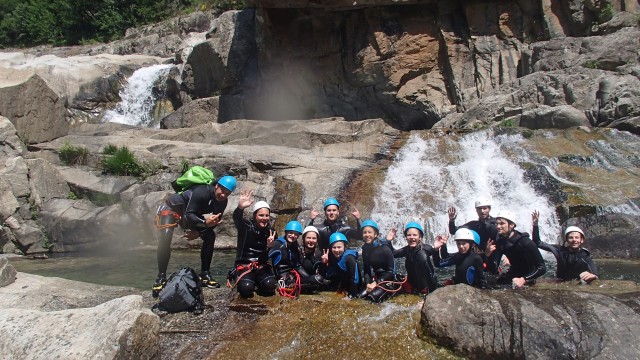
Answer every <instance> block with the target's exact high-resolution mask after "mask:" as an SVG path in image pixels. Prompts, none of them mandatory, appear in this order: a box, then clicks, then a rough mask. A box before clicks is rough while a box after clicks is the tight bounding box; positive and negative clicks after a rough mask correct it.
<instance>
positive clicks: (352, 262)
mask: <svg viewBox="0 0 640 360" xmlns="http://www.w3.org/2000/svg"><path fill="white" fill-rule="evenodd" d="M345 261H346V264H347V272H348V273H349V285H348V286H347V291H348V292H349V295H350V296H351V297H355V296H357V295H358V288H359V287H360V281H361V280H360V269H358V260H356V258H355V257H354V256H347V258H346V259H345Z"/></svg>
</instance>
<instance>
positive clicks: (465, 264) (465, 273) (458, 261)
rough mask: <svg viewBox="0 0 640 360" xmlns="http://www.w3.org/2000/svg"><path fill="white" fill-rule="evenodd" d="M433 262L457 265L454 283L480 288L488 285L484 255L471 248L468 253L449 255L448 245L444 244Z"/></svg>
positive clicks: (439, 265)
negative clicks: (485, 275)
mask: <svg viewBox="0 0 640 360" xmlns="http://www.w3.org/2000/svg"><path fill="white" fill-rule="evenodd" d="M433 262H434V264H435V265H436V266H437V267H447V266H452V265H455V266H456V272H455V274H454V275H453V283H454V284H467V285H471V286H474V287H477V288H480V289H484V288H486V287H487V280H486V278H485V277H484V262H483V260H482V257H481V256H480V255H478V254H476V253H475V252H473V250H471V249H469V251H467V253H466V254H461V253H455V254H452V255H449V253H448V252H447V247H446V245H443V246H441V247H440V249H439V251H438V252H437V253H436V255H435V256H434V257H433Z"/></svg>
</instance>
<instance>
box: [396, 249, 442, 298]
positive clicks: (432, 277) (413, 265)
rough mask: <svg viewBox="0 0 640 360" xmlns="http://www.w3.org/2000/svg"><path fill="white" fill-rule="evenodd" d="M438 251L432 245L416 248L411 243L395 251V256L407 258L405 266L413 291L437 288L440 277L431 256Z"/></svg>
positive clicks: (423, 291)
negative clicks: (436, 272)
mask: <svg viewBox="0 0 640 360" xmlns="http://www.w3.org/2000/svg"><path fill="white" fill-rule="evenodd" d="M435 253H436V251H435V250H434V249H433V247H432V246H431V245H418V246H416V247H414V248H412V247H410V246H409V245H407V246H405V247H403V248H401V249H398V250H396V251H394V252H393V257H395V258H400V257H403V258H405V263H404V264H405V268H406V269H407V278H408V279H407V281H408V282H409V284H410V285H411V288H412V289H411V292H413V293H425V292H432V291H434V290H435V289H436V287H437V284H438V279H437V278H436V274H435V270H434V268H433V264H432V263H431V259H429V256H433V255H435Z"/></svg>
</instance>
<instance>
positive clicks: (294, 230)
mask: <svg viewBox="0 0 640 360" xmlns="http://www.w3.org/2000/svg"><path fill="white" fill-rule="evenodd" d="M301 234H302V224H300V222H299V221H296V220H292V221H289V222H288V223H287V225H285V227H284V236H281V237H279V238H276V240H275V242H274V243H273V247H271V249H270V250H269V259H270V260H271V264H272V265H273V269H274V271H275V273H276V278H277V279H278V287H279V288H278V291H279V292H280V295H282V296H288V297H294V298H295V297H297V296H298V294H300V290H301V287H302V284H301V281H300V274H299V272H298V269H299V268H300V266H301V265H302V255H301V254H300V247H299V246H298V238H299V237H300V235H301Z"/></svg>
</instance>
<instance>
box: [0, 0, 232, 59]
mask: <svg viewBox="0 0 640 360" xmlns="http://www.w3.org/2000/svg"><path fill="white" fill-rule="evenodd" d="M244 7H245V3H244V1H238V0H171V1H157V0H94V1H78V0H56V1H49V0H0V48H3V47H10V46H34V45H42V44H49V45H54V46H60V45H78V44H90V43H95V42H109V41H113V40H116V39H119V38H122V37H123V36H124V34H125V31H126V29H128V28H130V27H138V26H142V25H146V24H151V23H156V22H159V21H161V20H165V19H168V18H170V17H171V16H175V15H179V14H182V13H186V12H189V11H193V10H211V9H213V10H217V11H226V10H232V9H243V8H244Z"/></svg>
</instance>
